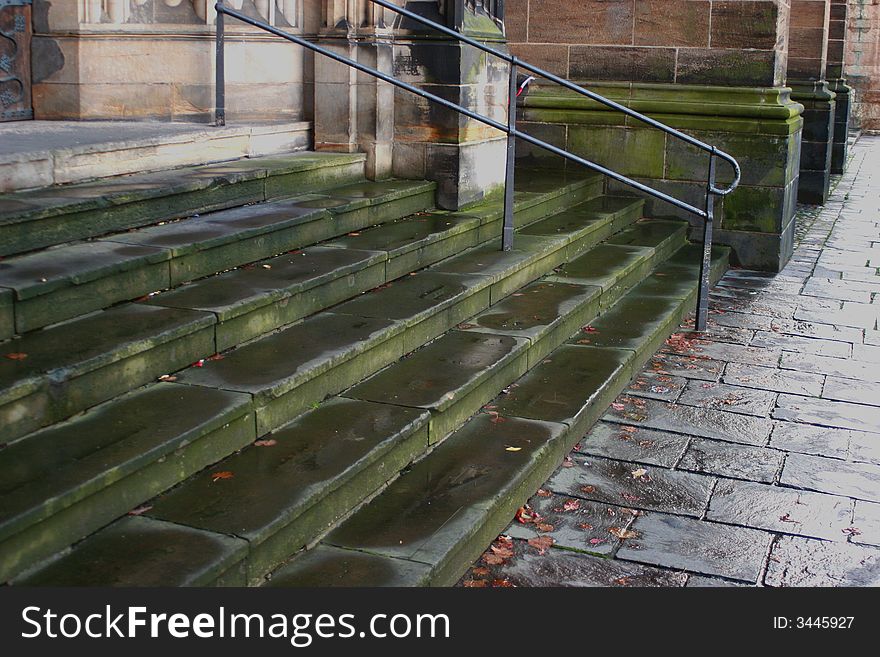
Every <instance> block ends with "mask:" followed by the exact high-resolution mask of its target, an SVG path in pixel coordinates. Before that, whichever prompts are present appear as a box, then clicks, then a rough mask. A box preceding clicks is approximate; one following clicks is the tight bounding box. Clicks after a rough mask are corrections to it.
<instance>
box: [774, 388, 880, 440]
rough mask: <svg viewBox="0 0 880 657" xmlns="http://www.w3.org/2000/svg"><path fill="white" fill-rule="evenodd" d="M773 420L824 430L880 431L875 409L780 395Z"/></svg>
mask: <svg viewBox="0 0 880 657" xmlns="http://www.w3.org/2000/svg"><path fill="white" fill-rule="evenodd" d="M773 417H774V418H776V419H777V420H788V421H791V422H804V423H807V424H817V425H820V426H826V427H837V428H841V429H854V430H856V431H871V432H880V412H878V410H877V408H876V407H874V406H864V405H862V404H850V403H849V402H838V401H828V400H825V399H813V398H811V397H800V396H798V395H780V396H779V400H778V401H777V406H776V409H775V410H774V411H773Z"/></svg>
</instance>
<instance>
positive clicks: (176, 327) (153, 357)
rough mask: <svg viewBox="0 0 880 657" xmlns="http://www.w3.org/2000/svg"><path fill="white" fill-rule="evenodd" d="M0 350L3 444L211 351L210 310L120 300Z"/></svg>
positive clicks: (211, 323)
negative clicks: (201, 310) (93, 313)
mask: <svg viewBox="0 0 880 657" xmlns="http://www.w3.org/2000/svg"><path fill="white" fill-rule="evenodd" d="M2 349H3V354H4V357H3V358H0V443H7V442H10V441H12V440H13V439H15V438H18V437H19V436H22V435H24V434H26V433H28V432H29V431H34V430H35V429H39V428H40V427H43V426H46V425H48V424H51V423H53V422H58V421H61V420H63V419H65V418H68V417H70V416H71V415H73V414H74V413H77V412H79V411H81V410H83V409H86V408H89V407H91V406H94V405H96V404H98V403H100V402H103V401H105V400H108V399H111V398H113V397H115V396H117V395H120V394H122V393H124V392H127V391H129V390H132V389H134V388H137V387H139V386H141V385H143V384H145V383H148V382H150V381H153V380H155V379H156V378H157V377H158V376H161V375H163V374H165V373H166V372H173V371H175V370H179V369H181V368H182V367H186V366H187V365H189V364H190V363H193V362H195V361H197V360H199V359H201V358H204V357H205V356H206V355H210V354H212V353H214V316H213V315H211V314H210V313H203V312H195V311H191V310H179V309H170V308H158V307H152V306H145V305H139V304H125V305H122V306H117V307H115V308H111V309H110V310H106V311H103V312H100V313H97V314H95V315H89V316H86V317H83V318H80V319H77V320H73V321H71V322H68V323H66V324H59V325H56V326H54V327H51V328H47V329H44V330H42V331H36V332H33V333H29V334H27V335H25V336H23V337H21V338H15V339H13V340H9V341H7V342H5V343H3V344H2Z"/></svg>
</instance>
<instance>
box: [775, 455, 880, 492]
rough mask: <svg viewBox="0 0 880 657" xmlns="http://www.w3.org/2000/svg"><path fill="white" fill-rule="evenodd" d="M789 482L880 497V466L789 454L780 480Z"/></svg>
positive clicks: (784, 482)
mask: <svg viewBox="0 0 880 657" xmlns="http://www.w3.org/2000/svg"><path fill="white" fill-rule="evenodd" d="M780 481H781V482H782V484H784V485H786V486H792V487H795V488H802V489H807V490H816V491H821V492H824V493H833V494H835V495H846V496H849V497H854V498H857V499H861V500H870V501H873V502H878V501H880V467H878V466H876V465H873V464H870V463H847V462H846V461H839V460H837V459H827V458H822V457H819V456H810V455H807V454H789V455H788V457H786V459H785V467H784V468H783V470H782V478H781V480H780Z"/></svg>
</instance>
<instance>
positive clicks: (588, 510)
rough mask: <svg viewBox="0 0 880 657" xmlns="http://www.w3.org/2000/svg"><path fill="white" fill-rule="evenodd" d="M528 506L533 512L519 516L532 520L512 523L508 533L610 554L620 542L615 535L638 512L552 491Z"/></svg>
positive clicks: (568, 547)
mask: <svg viewBox="0 0 880 657" xmlns="http://www.w3.org/2000/svg"><path fill="white" fill-rule="evenodd" d="M529 507H530V508H531V513H530V514H524V515H523V516H520V517H528V518H529V519H530V521H529V522H527V523H521V522H518V521H515V522H513V523H512V524H511V525H510V527H508V528H507V530H506V531H505V534H506V535H507V536H510V537H512V538H517V539H521V540H525V541H527V540H529V539H534V538H538V537H541V536H549V537H550V538H552V539H553V545H555V546H556V547H559V548H565V549H566V550H576V551H578V552H588V553H591V554H597V555H602V556H609V557H610V556H612V555H613V554H614V551H615V550H616V549H617V547H618V546H619V545H620V539H619V538H618V537H617V536H616V535H615V534H621V533H623V532H625V531H626V530H627V529H628V528H629V526H630V525H631V524H632V522H633V520H634V519H635V517H636V516H637V515H638V514H639V512H638V511H633V510H632V509H627V508H624V507H621V506H610V505H608V504H598V503H594V502H585V501H584V500H581V499H578V498H575V497H568V496H565V495H554V494H552V493H550V491H544V494H543V495H535V496H534V497H533V498H532V499H530V500H529ZM532 513H534V514H537V517H535V516H533V515H531V514H532ZM531 518H534V520H531Z"/></svg>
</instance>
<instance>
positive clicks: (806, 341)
mask: <svg viewBox="0 0 880 657" xmlns="http://www.w3.org/2000/svg"><path fill="white" fill-rule="evenodd" d="M752 346H753V347H779V348H780V349H782V350H783V351H794V352H798V353H801V354H816V355H817V356H831V357H833V358H849V357H850V354H851V353H852V345H850V344H849V343H848V342H840V341H838V340H823V339H821V338H804V337H801V336H797V335H785V334H783V333H774V332H770V331H758V332H757V333H756V334H755V338H754V340H752Z"/></svg>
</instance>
